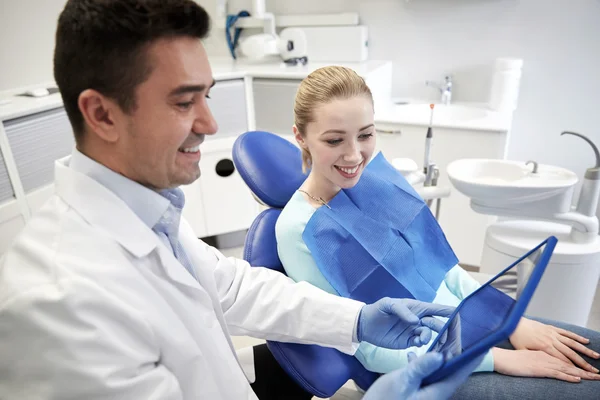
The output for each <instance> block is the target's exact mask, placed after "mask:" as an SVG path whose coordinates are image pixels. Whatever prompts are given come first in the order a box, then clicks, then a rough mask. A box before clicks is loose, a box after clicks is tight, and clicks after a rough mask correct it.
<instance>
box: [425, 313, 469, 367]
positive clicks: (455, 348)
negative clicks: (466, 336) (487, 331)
mask: <svg viewBox="0 0 600 400" xmlns="http://www.w3.org/2000/svg"><path fill="white" fill-rule="evenodd" d="M460 324H461V322H460V313H457V314H456V315H455V316H454V318H452V320H451V321H450V326H449V327H448V329H447V330H446V331H445V332H444V339H445V342H442V341H441V340H440V341H438V342H437V343H436V345H435V346H434V347H433V349H432V351H436V352H438V353H442V355H443V356H444V358H445V359H446V361H448V360H449V359H451V358H452V357H455V356H457V355H458V354H460V353H462V341H461V340H462V336H461V328H460V326H461V325H460Z"/></svg>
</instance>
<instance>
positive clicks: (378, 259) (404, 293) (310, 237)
mask: <svg viewBox="0 0 600 400" xmlns="http://www.w3.org/2000/svg"><path fill="white" fill-rule="evenodd" d="M328 205H329V207H330V208H328V207H325V206H323V207H320V208H319V209H317V210H316V211H315V212H314V214H313V216H312V217H311V219H310V220H309V221H308V223H307V225H306V228H305V229H304V232H303V233H302V239H303V240H304V242H305V243H306V246H307V247H308V249H309V250H310V252H311V254H312V257H313V258H314V260H315V263H316V265H317V266H318V267H319V270H320V271H321V273H322V274H323V276H324V277H325V279H327V281H328V282H329V284H330V285H331V286H332V287H333V288H334V289H335V290H336V291H337V292H338V294H339V295H340V296H343V297H347V298H351V299H355V300H359V301H362V302H365V303H367V304H370V303H374V302H375V301H377V300H379V299H381V298H382V297H386V296H387V297H395V298H414V299H417V300H421V301H425V302H432V301H433V300H434V299H435V297H436V295H437V290H438V288H439V287H440V285H441V283H442V281H443V280H444V278H445V276H446V273H447V272H448V271H449V270H450V269H451V268H453V267H454V266H455V265H456V264H457V263H458V259H457V257H456V255H455V254H454V252H453V251H452V248H451V247H450V245H449V244H448V242H447V240H446V237H445V235H444V233H443V231H442V229H441V227H440V226H439V224H438V222H437V220H436V219H435V217H434V216H433V214H432V213H431V211H430V210H429V207H427V205H426V204H425V202H424V201H423V199H422V198H421V197H420V196H419V195H418V194H417V193H416V191H415V190H414V188H413V187H412V186H410V184H409V183H408V182H406V180H405V179H404V177H403V176H402V175H401V174H400V173H399V172H398V171H396V169H395V168H394V167H393V166H392V165H390V164H389V163H388V162H387V160H386V159H385V158H384V157H383V155H382V154H381V153H379V154H378V155H377V156H376V157H375V158H374V159H373V160H372V161H371V162H370V163H369V164H368V165H367V167H366V168H365V170H364V171H363V175H362V177H361V178H360V180H359V182H358V183H357V184H356V185H355V186H354V187H353V188H351V189H343V190H341V191H340V192H339V193H338V194H337V195H336V196H335V197H334V198H333V199H332V200H331V201H330V202H329V203H328ZM477 298H478V301H477V304H476V306H474V307H469V309H468V310H463V311H462V312H461V325H462V334H461V336H462V340H463V345H465V346H466V345H470V344H471V343H472V342H473V341H476V340H477V338H478V337H481V335H482V334H483V333H484V332H486V331H489V330H491V329H494V327H495V326H497V324H498V323H499V322H501V321H500V319H501V318H502V316H503V315H505V313H504V312H503V310H506V309H507V308H509V307H510V306H511V305H512V303H513V300H512V299H511V298H510V297H508V296H506V295H505V294H504V293H502V292H500V291H498V290H497V289H495V288H493V287H489V288H485V290H483V291H482V292H481V293H479V294H478V296H477Z"/></svg>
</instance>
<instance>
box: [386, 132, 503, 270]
mask: <svg viewBox="0 0 600 400" xmlns="http://www.w3.org/2000/svg"><path fill="white" fill-rule="evenodd" d="M386 128H387V126H386ZM394 129H395V130H396V131H397V132H399V133H395V134H387V133H379V134H378V135H377V142H378V143H377V148H378V149H379V150H381V151H382V152H383V154H384V155H385V157H386V158H387V159H388V160H390V161H391V160H392V159H393V158H396V157H407V158H411V159H413V160H415V161H416V162H417V165H419V167H420V168H421V167H422V166H423V162H424V160H423V158H424V154H425V134H426V132H427V127H423V126H411V125H398V126H396V127H395V128H394ZM506 140H507V133H506V132H488V131H474V130H459V129H443V128H434V134H433V147H432V149H431V161H432V162H434V163H436V164H437V165H438V167H439V168H440V171H441V174H440V178H439V181H438V184H439V185H440V186H446V187H450V188H452V184H451V183H450V180H449V179H448V174H447V173H446V171H447V166H448V164H449V163H450V162H452V161H454V160H458V159H461V158H497V159H502V158H504V149H505V143H506ZM494 221H495V217H491V216H486V215H481V214H477V213H475V212H474V211H473V210H472V209H471V207H470V200H469V198H468V197H466V196H464V195H462V194H460V193H459V192H458V191H456V190H454V189H453V188H452V189H451V194H450V197H449V198H445V199H443V200H442V206H441V212H440V221H439V222H440V225H441V227H442V229H443V230H444V233H445V234H446V238H447V239H448V242H449V243H450V245H451V246H452V248H453V249H454V252H455V253H456V255H457V257H458V258H459V260H460V262H461V263H463V264H468V265H474V266H478V265H479V263H480V261H481V253H482V250H483V244H484V239H485V231H486V229H487V227H488V225H489V224H491V223H493V222H494Z"/></svg>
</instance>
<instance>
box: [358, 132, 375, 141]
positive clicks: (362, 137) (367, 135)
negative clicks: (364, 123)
mask: <svg viewBox="0 0 600 400" xmlns="http://www.w3.org/2000/svg"><path fill="white" fill-rule="evenodd" d="M371 136H373V134H372V133H365V134H362V135H360V138H361V139H363V140H367V139H369V138H370V137H371Z"/></svg>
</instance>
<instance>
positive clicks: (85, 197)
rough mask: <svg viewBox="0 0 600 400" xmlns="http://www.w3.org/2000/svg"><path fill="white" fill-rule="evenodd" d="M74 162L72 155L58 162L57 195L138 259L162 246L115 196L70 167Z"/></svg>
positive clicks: (149, 230) (56, 171)
mask: <svg viewBox="0 0 600 400" xmlns="http://www.w3.org/2000/svg"><path fill="white" fill-rule="evenodd" d="M70 160H71V156H68V157H65V158H63V159H60V160H57V161H56V163H55V184H56V193H57V195H58V196H59V197H61V198H62V199H63V200H64V201H65V202H66V203H67V204H69V205H70V206H71V207H73V209H75V210H76V211H77V212H78V213H79V214H80V215H81V216H82V217H83V218H84V219H85V220H86V221H87V222H88V223H90V224H92V225H94V226H97V227H99V228H101V229H103V230H104V231H106V232H107V233H108V234H109V235H110V236H111V237H113V238H114V239H115V240H116V241H117V242H119V243H120V244H121V245H122V246H123V247H124V248H126V249H127V250H128V251H129V252H130V253H131V254H133V255H134V256H135V257H137V258H139V257H144V256H146V255H148V254H150V252H151V251H152V250H154V248H156V246H157V245H158V243H159V240H158V238H157V237H156V235H155V234H154V232H152V230H151V229H150V228H149V227H148V226H147V225H146V224H145V223H144V222H143V221H142V220H141V219H140V218H139V217H138V216H137V215H136V214H135V213H134V212H133V211H132V210H131V208H129V206H128V205H127V204H126V203H125V202H124V201H123V200H122V199H120V198H119V197H118V196H117V195H116V194H115V193H113V192H112V191H110V190H109V189H107V188H106V187H104V186H103V185H102V184H101V183H99V182H97V181H95V180H94V179H92V178H90V177H88V176H86V175H85V174H83V173H81V172H78V171H75V170H73V169H72V168H70V167H69V163H70ZM159 196H160V195H159Z"/></svg>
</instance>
